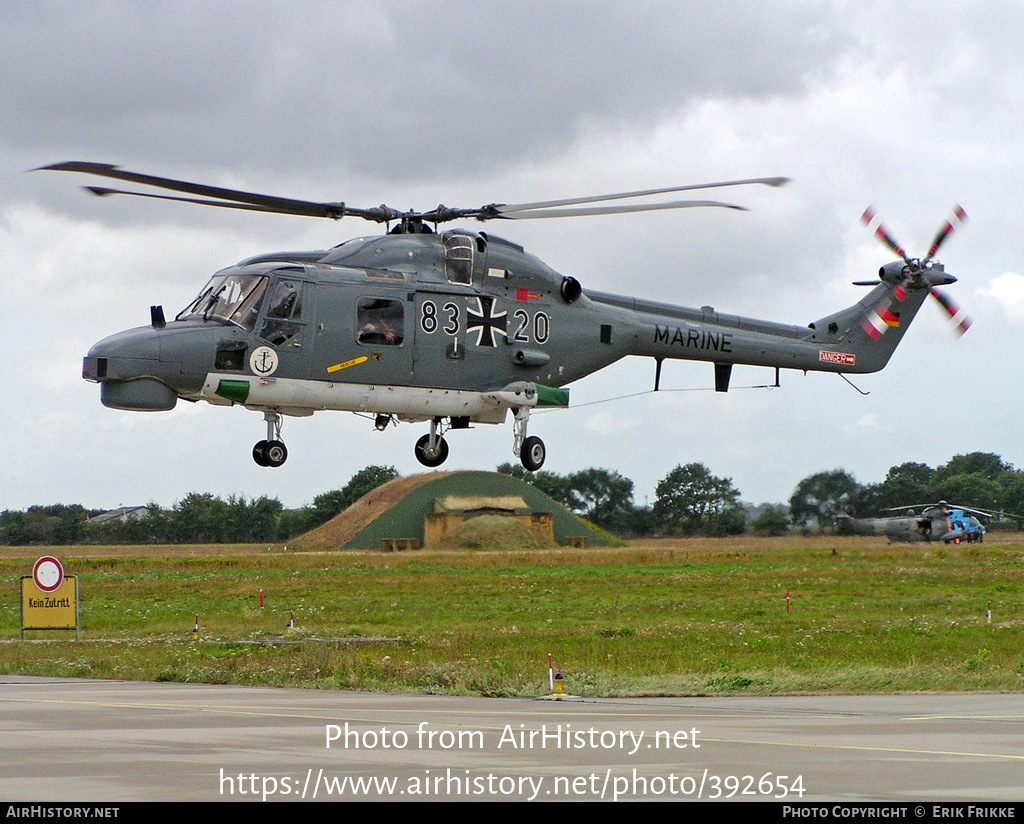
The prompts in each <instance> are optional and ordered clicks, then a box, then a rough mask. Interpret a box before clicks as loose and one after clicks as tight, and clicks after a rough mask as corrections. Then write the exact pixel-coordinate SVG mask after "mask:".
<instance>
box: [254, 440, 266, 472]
mask: <svg viewBox="0 0 1024 824" xmlns="http://www.w3.org/2000/svg"><path fill="white" fill-rule="evenodd" d="M266 445H267V442H266V441H257V442H256V446H254V447H253V448H252V459H253V460H254V461H256V463H257V464H259V465H260V466H266V465H267V459H266V457H265V456H264V455H263V449H264V447H265V446H266Z"/></svg>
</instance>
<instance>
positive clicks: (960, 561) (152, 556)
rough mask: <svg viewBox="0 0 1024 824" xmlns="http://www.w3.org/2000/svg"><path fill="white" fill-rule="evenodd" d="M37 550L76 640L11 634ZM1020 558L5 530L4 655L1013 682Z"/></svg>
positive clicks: (159, 667)
mask: <svg viewBox="0 0 1024 824" xmlns="http://www.w3.org/2000/svg"><path fill="white" fill-rule="evenodd" d="M44 554H55V555H57V556H58V557H59V558H61V560H62V561H63V563H64V566H65V570H66V572H67V573H68V574H73V575H78V576H79V578H80V582H81V592H82V625H83V631H82V641H80V642H75V641H74V640H70V639H72V638H73V633H64V632H48V633H43V632H32V633H29V635H30V637H31V638H32V639H37V640H31V641H27V642H22V641H20V640H18V639H19V638H20V628H21V623H20V596H19V586H20V584H19V581H20V578H21V576H22V575H26V574H30V573H31V569H32V563H33V561H34V560H35V559H36V558H37V557H39V556H40V555H44ZM1022 574H1024V536H1021V535H1016V534H1008V535H996V536H989V540H988V541H987V542H986V543H985V544H982V545H970V546H968V545H961V546H951V547H945V546H941V545H923V544H916V545H896V546H889V545H887V544H886V543H885V540H884V539H882V538H864V537H857V538H846V537H829V536H822V537H787V538H754V537H749V536H745V537H740V538H726V539H691V540H664V541H649V542H635V543H632V544H630V545H629V546H627V547H624V548H614V549H589V550H577V549H572V550H570V549H542V550H534V551H522V552H518V551H515V552H510V551H503V552H490V551H482V550H478V551H469V552H467V551H447V552H441V551H418V552H411V553H401V554H381V553H369V552H355V551H347V552H317V553H313V552H294V551H288V550H286V549H284V548H283V547H281V546H272V547H268V546H267V545H260V546H241V547H240V546H237V545H232V546H214V547H62V548H59V549H53V548H49V549H44V548H39V547H33V548H26V547H0V672H3V673H21V674H38V675H54V676H84V677H91V678H121V679H144V680H164V681H186V682H207V683H232V684H260V685H276V686H301V687H311V688H324V689H362V690H381V691H389V692H431V693H450V694H477V695H536V694H541V693H545V692H547V691H548V671H547V662H548V658H547V656H548V654H549V653H550V654H551V655H553V657H554V661H555V666H556V667H557V668H559V669H561V670H562V671H563V672H564V674H565V679H566V680H565V685H566V690H567V691H568V692H570V693H573V694H577V695H709V694H781V693H808V692H817V693H824V692H839V693H879V692H904V691H972V690H983V691H1020V690H1022V689H1024V579H1022ZM261 587H262V588H263V589H264V590H265V592H266V608H265V610H262V611H261V610H260V608H259V597H258V593H259V590H260V588H261ZM787 591H790V592H791V593H792V612H791V613H790V614H787V612H786V600H785V597H786V593H787ZM989 602H991V608H992V622H991V624H988V623H987V622H986V614H985V613H986V608H987V606H988V604H989ZM292 614H294V619H295V628H294V630H293V631H292V633H291V634H289V633H288V632H287V630H286V625H287V623H288V620H289V617H290V616H291V615H292ZM196 615H198V616H199V624H200V627H201V631H200V634H199V641H198V642H196V641H194V640H193V635H192V629H193V623H194V620H195V616H196ZM293 642H297V643H293Z"/></svg>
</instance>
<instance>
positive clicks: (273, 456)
mask: <svg viewBox="0 0 1024 824" xmlns="http://www.w3.org/2000/svg"><path fill="white" fill-rule="evenodd" d="M263 460H265V461H266V462H267V466H270V467H278V466H281V465H282V464H283V463H284V462H285V461H286V460H288V450H287V449H286V448H285V445H284V444H283V443H282V442H281V441H267V443H266V445H265V446H264V447H263Z"/></svg>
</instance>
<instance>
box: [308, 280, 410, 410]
mask: <svg viewBox="0 0 1024 824" xmlns="http://www.w3.org/2000/svg"><path fill="white" fill-rule="evenodd" d="M318 295H319V297H318V301H317V318H318V321H319V323H317V325H316V328H317V349H316V360H315V364H314V366H313V370H312V371H313V374H312V375H310V377H315V378H316V379H319V380H328V381H336V382H339V383H362V384H372V385H375V386H407V385H408V384H409V381H410V378H411V375H412V352H411V350H412V338H411V337H410V334H411V333H410V328H411V324H412V320H411V313H412V307H413V304H412V303H411V302H410V301H409V293H408V292H406V291H404V290H403V291H401V292H399V291H398V290H396V289H388V288H387V287H384V286H377V285H376V284H372V285H371V284H367V285H366V286H359V287H356V286H354V285H353V284H352V283H328V282H321V283H320V284H319V292H318ZM371 411H381V412H383V411H386V410H371Z"/></svg>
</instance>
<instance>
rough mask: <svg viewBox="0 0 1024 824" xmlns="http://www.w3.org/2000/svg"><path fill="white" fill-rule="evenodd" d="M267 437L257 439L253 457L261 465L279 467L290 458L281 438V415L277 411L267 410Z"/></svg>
mask: <svg viewBox="0 0 1024 824" xmlns="http://www.w3.org/2000/svg"><path fill="white" fill-rule="evenodd" d="M263 417H264V419H265V420H266V422H267V439H266V440H265V441H257V443H256V445H255V446H254V447H253V448H252V459H253V460H254V461H256V463H257V464H258V465H259V466H270V467H278V466H281V465H282V464H284V462H285V461H286V460H288V449H287V447H285V445H284V442H283V441H282V440H281V416H280V415H278V414H277V413H276V412H265V413H263Z"/></svg>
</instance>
